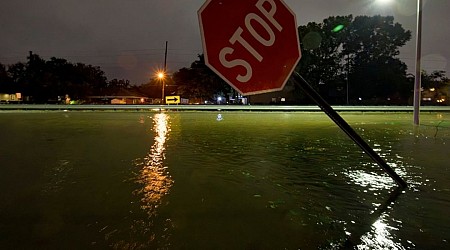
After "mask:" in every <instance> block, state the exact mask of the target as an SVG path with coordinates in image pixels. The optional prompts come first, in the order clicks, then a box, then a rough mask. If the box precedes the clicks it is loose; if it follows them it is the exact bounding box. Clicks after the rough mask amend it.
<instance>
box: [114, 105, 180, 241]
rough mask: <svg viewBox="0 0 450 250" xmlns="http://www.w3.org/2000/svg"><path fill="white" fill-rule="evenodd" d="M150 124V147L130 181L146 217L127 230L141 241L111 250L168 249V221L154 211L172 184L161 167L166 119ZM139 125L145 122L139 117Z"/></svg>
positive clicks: (160, 115) (161, 117) (167, 130)
mask: <svg viewBox="0 0 450 250" xmlns="http://www.w3.org/2000/svg"><path fill="white" fill-rule="evenodd" d="M152 122H153V127H152V133H153V134H154V143H153V145H152V146H151V149H150V151H149V153H148V155H146V156H145V157H144V158H143V159H137V160H136V161H135V165H136V166H137V167H138V168H139V173H138V175H137V176H136V178H135V180H134V181H135V183H137V184H138V185H139V188H138V189H137V190H135V191H134V192H133V194H134V195H135V196H137V197H139V201H140V209H141V210H142V211H143V212H144V213H145V214H147V217H146V218H145V217H144V218H137V219H135V220H134V222H133V223H134V224H133V225H132V226H131V228H130V230H131V232H132V233H133V234H137V235H140V236H139V237H141V238H139V237H132V238H134V240H133V239H132V240H131V242H124V241H122V242H117V243H114V244H113V247H114V248H115V249H124V248H127V249H128V248H130V249H135V248H137V249H155V248H157V249H159V248H161V247H163V248H165V247H167V246H168V245H169V238H170V232H169V229H170V228H171V222H170V219H166V218H163V216H160V215H159V214H158V209H159V208H160V207H161V206H163V205H165V204H166V203H165V202H164V201H163V200H164V197H165V196H167V195H168V194H169V192H170V189H171V187H172V185H173V183H174V181H173V179H172V177H171V176H170V173H169V170H168V168H167V167H166V166H165V164H164V159H165V153H166V143H167V140H168V138H169V133H170V119H169V115H167V114H165V113H158V114H154V115H153V118H152ZM139 123H141V124H144V123H145V118H143V117H141V118H140V120H139Z"/></svg>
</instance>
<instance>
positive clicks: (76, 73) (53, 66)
mask: <svg viewBox="0 0 450 250" xmlns="http://www.w3.org/2000/svg"><path fill="white" fill-rule="evenodd" d="M7 73H8V75H9V77H10V81H11V82H12V86H13V88H14V89H15V91H16V92H22V93H23V94H24V96H28V97H31V98H32V101H33V102H36V103H46V102H49V101H57V99H58V96H65V95H66V94H68V95H69V96H70V97H71V98H72V99H84V98H86V97H87V96H89V95H93V94H98V93H100V92H102V91H103V90H105V89H106V88H107V83H106V80H107V79H106V77H105V73H104V72H103V71H102V70H101V69H100V67H95V66H92V65H85V64H83V63H77V64H72V63H70V62H68V61H67V60H66V59H62V58H55V57H52V58H51V59H50V60H49V61H46V60H44V59H42V58H41V57H40V56H39V55H36V54H30V56H29V57H28V62H27V63H21V62H19V63H16V64H13V65H10V66H9V67H8V70H7Z"/></svg>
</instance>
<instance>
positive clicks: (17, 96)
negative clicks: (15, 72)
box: [0, 93, 22, 103]
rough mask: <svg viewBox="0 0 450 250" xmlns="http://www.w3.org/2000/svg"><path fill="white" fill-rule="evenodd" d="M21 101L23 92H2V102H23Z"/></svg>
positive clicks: (0, 98)
mask: <svg viewBox="0 0 450 250" xmlns="http://www.w3.org/2000/svg"><path fill="white" fill-rule="evenodd" d="M21 102H22V94H21V93H14V94H6V93H0V103H21Z"/></svg>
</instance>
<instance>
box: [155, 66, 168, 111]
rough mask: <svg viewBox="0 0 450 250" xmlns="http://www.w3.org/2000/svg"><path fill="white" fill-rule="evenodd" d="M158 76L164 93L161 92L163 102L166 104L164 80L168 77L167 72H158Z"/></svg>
mask: <svg viewBox="0 0 450 250" xmlns="http://www.w3.org/2000/svg"><path fill="white" fill-rule="evenodd" d="M156 77H157V78H158V79H159V80H160V81H161V85H162V94H161V104H164V80H165V78H166V73H165V72H164V71H158V72H156Z"/></svg>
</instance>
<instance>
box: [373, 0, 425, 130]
mask: <svg viewBox="0 0 450 250" xmlns="http://www.w3.org/2000/svg"><path fill="white" fill-rule="evenodd" d="M377 1H378V2H381V3H387V2H390V1H391V0H377ZM422 6H423V5H422V0H417V31H416V61H415V74H414V115H413V116H414V121H413V122H414V125H416V126H418V125H420V119H419V114H420V99H421V98H422V97H421V92H422V86H421V85H422V79H421V78H422V77H421V72H422V69H421V57H422Z"/></svg>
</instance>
